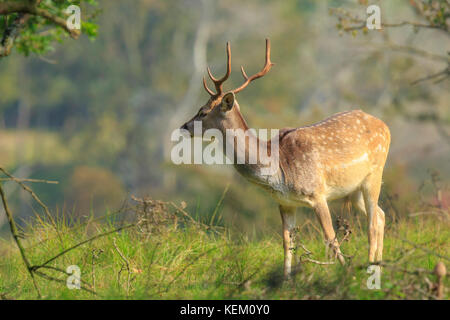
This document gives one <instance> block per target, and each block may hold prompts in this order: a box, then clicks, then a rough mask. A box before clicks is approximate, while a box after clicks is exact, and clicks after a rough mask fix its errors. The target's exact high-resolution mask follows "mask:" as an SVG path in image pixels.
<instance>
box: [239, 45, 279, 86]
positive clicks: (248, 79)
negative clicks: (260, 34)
mask: <svg viewBox="0 0 450 320" xmlns="http://www.w3.org/2000/svg"><path fill="white" fill-rule="evenodd" d="M273 65H274V64H273V63H272V61H270V40H269V39H266V63H265V65H264V68H263V69H262V70H261V71H260V72H258V73H256V74H254V75H252V76H251V77H248V76H247V74H246V73H245V70H244V67H242V66H241V72H242V76H243V77H244V79H245V82H244V83H243V84H242V85H241V86H240V87H239V88H237V89H234V90H233V92H234V93H238V92H240V91H242V90H243V89H244V88H245V87H247V86H248V84H249V83H250V82H252V81H253V80H256V79H258V78H261V77H262V76H264V75H265V74H266V73H267V72H269V70H270V68H272V66H273Z"/></svg>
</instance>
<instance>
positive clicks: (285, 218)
mask: <svg viewBox="0 0 450 320" xmlns="http://www.w3.org/2000/svg"><path fill="white" fill-rule="evenodd" d="M295 211H296V208H295V207H286V206H281V205H280V214H281V222H282V224H283V247H284V277H285V279H288V278H289V277H290V276H291V267H292V255H293V254H292V251H293V248H294V243H293V241H292V231H293V229H294V228H295Z"/></svg>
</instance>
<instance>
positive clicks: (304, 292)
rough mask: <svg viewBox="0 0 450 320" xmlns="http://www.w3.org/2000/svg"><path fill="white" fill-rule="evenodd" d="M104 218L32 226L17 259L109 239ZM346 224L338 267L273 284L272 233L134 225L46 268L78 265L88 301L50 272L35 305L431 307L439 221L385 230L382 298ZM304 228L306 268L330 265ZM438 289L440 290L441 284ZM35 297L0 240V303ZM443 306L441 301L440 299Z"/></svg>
mask: <svg viewBox="0 0 450 320" xmlns="http://www.w3.org/2000/svg"><path fill="white" fill-rule="evenodd" d="M163 209H164V210H167V208H163ZM158 214H161V212H159V213H158ZM182 217H183V218H186V217H185V216H182ZM110 218H111V216H110V217H109V218H107V219H104V220H102V221H100V220H93V219H91V220H89V221H88V222H87V223H84V224H82V223H81V222H73V221H72V222H70V223H69V222H67V221H64V219H58V230H59V233H60V234H61V237H62V240H60V239H59V238H58V237H57V235H56V233H55V230H54V228H53V227H52V226H51V225H50V224H47V223H46V222H43V221H42V220H40V219H39V220H37V221H35V222H34V223H32V224H31V225H29V226H28V227H26V228H24V230H23V234H24V240H23V241H24V245H25V246H26V248H27V249H26V254H27V256H28V258H29V260H30V261H31V263H32V264H35V265H39V264H42V263H43V262H44V261H46V260H48V259H50V258H51V257H53V256H55V255H56V254H57V253H58V252H60V251H62V249H63V248H65V249H67V248H69V247H71V246H73V245H74V244H76V243H79V242H80V241H82V240H85V239H88V238H89V237H91V236H93V235H95V234H100V233H104V232H108V231H111V230H113V229H114V227H116V226H117V225H118V222H117V221H116V222H113V221H111V219H110ZM354 220H355V219H351V221H350V224H351V225H352V226H353V228H354V229H355V230H353V233H352V234H351V237H350V240H349V241H348V242H345V243H344V244H343V245H342V250H343V252H344V253H345V254H347V255H352V256H354V257H353V258H352V259H351V261H349V263H348V264H347V265H346V266H344V267H342V266H340V265H339V264H333V265H317V264H314V263H310V262H303V263H302V264H301V267H300V269H299V270H298V272H297V273H296V275H295V277H294V278H293V280H292V281H290V282H283V281H282V264H283V250H282V240H281V236H280V235H279V234H278V233H276V232H274V231H272V232H268V234H267V235H266V236H264V237H262V238H259V239H248V238H246V237H245V236H244V235H243V234H239V233H236V232H233V230H229V229H222V228H216V227H211V226H205V225H202V224H199V223H197V222H195V221H192V220H191V219H184V220H183V219H182V218H178V216H176V215H171V216H167V217H165V218H161V219H159V220H155V219H153V220H152V221H151V223H152V224H153V225H152V226H155V225H156V227H154V228H153V227H152V228H142V225H140V227H135V228H130V229H126V230H122V231H120V232H115V233H111V234H108V235H105V236H103V237H100V238H98V239H96V240H94V241H90V242H88V243H86V244H84V245H81V246H79V247H77V248H75V249H73V250H71V251H69V252H68V253H67V254H64V255H62V256H61V257H59V258H57V259H55V260H54V261H52V262H51V263H49V264H48V266H49V267H54V268H58V269H62V270H66V268H67V267H68V266H70V265H77V266H78V267H79V268H80V270H81V280H82V281H83V286H84V287H86V288H90V289H92V290H93V291H95V292H96V294H93V293H91V292H88V291H86V290H70V289H68V288H67V286H66V284H65V283H66V279H67V275H65V274H62V273H61V272H58V271H55V270H54V269H40V271H42V272H44V273H45V274H46V275H47V276H49V277H52V278H53V279H59V281H55V280H48V279H44V278H41V277H38V278H37V283H38V286H39V288H40V290H41V294H42V297H43V298H44V299H423V298H425V299H428V298H433V295H434V294H433V291H432V286H433V283H434V282H436V277H435V275H434V274H431V273H430V272H431V271H432V270H433V268H434V266H435V265H436V263H437V262H438V261H443V262H444V263H445V264H446V265H447V266H448V260H446V259H448V258H447V257H448V256H449V246H448V242H449V239H450V233H449V228H448V222H445V221H442V220H438V219H437V218H435V217H417V218H414V219H402V220H400V221H398V222H396V223H395V224H390V225H388V227H387V228H386V235H385V237H386V238H385V248H384V257H385V260H386V266H385V267H383V269H382V270H383V271H382V278H381V289H380V290H369V289H367V286H366V281H367V278H368V277H369V274H367V272H366V270H367V266H368V264H367V247H368V245H367V236H366V233H365V227H364V224H363V226H362V227H359V224H358V223H356V221H354ZM313 224H314V225H312V224H311V223H302V222H301V223H300V225H303V227H301V228H300V229H301V230H300V232H299V236H300V237H301V243H302V244H303V245H304V246H306V247H307V248H308V249H309V250H310V251H311V252H312V253H313V256H312V258H313V259H316V260H320V261H325V260H329V259H328V258H327V256H326V252H325V245H324V242H323V240H322V236H321V235H320V234H319V233H318V232H317V231H316V228H317V225H316V224H315V223H313ZM68 225H70V226H71V227H68ZM143 229H145V230H143ZM296 250H297V256H300V255H301V254H302V253H304V252H303V251H302V249H301V248H298V249H296ZM438 255H441V256H443V258H442V257H441V258H439V257H438ZM447 279H448V277H447ZM444 284H445V285H446V286H447V287H448V280H444ZM36 296H37V295H36V291H35V289H34V287H33V284H32V281H31V280H30V275H29V274H28V272H27V269H26V268H25V265H24V263H23V261H22V260H21V257H20V254H19V252H18V250H17V249H16V246H15V244H14V243H13V242H12V240H7V239H6V240H5V239H4V240H1V242H0V297H3V298H6V299H35V298H36ZM445 298H446V299H448V298H449V295H448V290H447V292H446V293H445Z"/></svg>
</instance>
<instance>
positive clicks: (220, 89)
mask: <svg viewBox="0 0 450 320" xmlns="http://www.w3.org/2000/svg"><path fill="white" fill-rule="evenodd" d="M273 65H274V64H273V63H272V62H271V61H270V40H269V39H266V63H265V65H264V68H263V69H262V70H261V71H260V72H258V73H255V74H254V75H252V76H251V77H249V76H247V74H246V73H245V70H244V67H243V66H241V72H242V76H243V77H244V79H245V82H244V83H243V84H242V85H241V86H240V87H238V88H236V89H234V90H231V92H233V93H238V92H240V91H242V90H243V89H245V88H246V87H247V86H248V84H249V83H250V82H252V81H253V80H256V79H258V78H261V77H262V76H264V75H265V74H266V73H267V72H269V70H270V68H272V66H273ZM207 70H208V75H209V77H210V78H211V80H212V81H213V83H214V86H215V87H216V93H214V92H213V91H212V90H211V89H209V88H208V86H207V84H206V79H205V77H203V86H204V87H205V90H206V91H207V92H208V93H209V94H210V95H211V96H212V97H218V96H220V95H221V94H222V93H223V83H224V82H225V81H226V80H227V79H228V77H229V76H230V74H231V49H230V43H229V42H227V73H226V74H225V75H224V76H223V77H222V78H221V79H216V78H214V76H213V75H212V74H211V70H210V68H209V67H208V69H207Z"/></svg>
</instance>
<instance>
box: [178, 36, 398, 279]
mask: <svg viewBox="0 0 450 320" xmlns="http://www.w3.org/2000/svg"><path fill="white" fill-rule="evenodd" d="M226 49H227V57H228V58H227V71H226V74H225V75H224V76H223V77H222V78H220V79H216V78H214V77H213V75H212V74H211V70H210V69H209V68H208V69H207V71H208V74H209V77H210V78H211V80H212V82H213V83H214V86H215V89H216V92H214V91H212V90H211V89H209V88H208V86H207V84H206V80H205V78H203V85H204V87H205V90H206V91H207V92H208V93H209V95H210V96H211V97H210V98H209V100H208V102H206V104H205V105H204V106H202V107H201V108H200V110H199V111H198V113H197V114H196V115H195V116H194V117H193V118H192V119H191V120H189V121H188V122H186V123H185V124H184V125H183V126H182V127H181V129H186V130H188V131H189V133H190V135H191V137H192V136H193V135H194V130H193V127H194V121H201V123H202V128H203V130H206V129H210V128H215V129H218V130H220V131H221V132H222V134H223V136H224V137H226V138H225V139H224V141H223V143H224V148H225V147H226V145H227V144H236V143H239V141H236V140H237V139H245V137H240V138H239V137H231V138H229V137H228V136H227V135H226V130H227V129H242V130H244V131H246V130H247V129H248V126H247V123H246V122H245V120H244V118H243V116H242V114H241V112H240V107H239V104H238V102H237V100H236V97H235V95H236V94H237V93H239V92H241V91H242V90H243V89H245V87H247V85H248V84H250V82H252V81H253V80H256V79H258V78H261V77H262V76H264V75H265V74H266V73H267V72H269V70H270V69H271V67H272V66H273V63H272V62H271V61H270V42H269V40H268V39H266V59H265V65H264V68H263V69H262V70H261V71H260V72H258V73H256V74H254V75H252V76H250V77H249V76H247V74H246V73H245V71H244V68H242V67H241V71H242V75H243V76H244V79H245V81H244V83H243V84H242V85H241V86H240V87H238V88H237V89H234V90H231V91H228V92H224V90H223V83H224V82H225V81H226V80H227V79H228V77H229V76H230V73H231V55H230V44H229V43H227V47H226ZM227 139H232V141H226V140H227ZM250 139H256V140H258V137H256V136H250ZM273 139H278V143H279V165H278V167H277V170H276V173H275V174H273V175H270V176H263V175H262V174H261V169H262V164H261V163H259V162H258V163H256V164H235V167H236V169H237V170H238V171H239V173H241V174H242V175H243V176H244V177H245V178H247V179H248V180H250V181H251V182H253V183H256V184H257V185H260V186H262V187H264V188H265V189H268V190H269V191H270V193H271V194H272V196H273V197H274V199H275V200H276V201H277V202H278V204H279V209H280V213H281V220H282V225H283V244H284V275H285V277H289V276H290V275H291V261H292V252H291V251H292V250H291V249H292V247H293V243H292V239H291V232H292V230H293V228H294V226H295V211H296V208H297V207H299V206H308V207H311V208H313V209H314V211H315V213H316V215H317V218H318V219H319V222H320V224H321V226H322V229H323V232H324V235H325V239H326V242H327V244H328V245H329V246H330V247H331V248H332V249H333V250H334V253H335V256H337V257H338V259H339V261H340V262H341V263H342V264H344V256H343V255H342V253H341V252H340V249H339V243H338V241H337V239H336V234H335V232H334V229H333V225H332V219H331V216H330V211H329V209H328V204H327V202H328V201H329V200H335V199H342V198H346V199H350V200H351V202H352V203H353V205H354V206H355V207H356V208H357V209H359V210H360V211H362V212H363V213H365V214H366V215H367V217H368V226H369V227H368V228H369V230H368V238H369V261H370V262H374V261H381V260H382V253H383V234H384V221H385V219H384V212H383V210H382V209H381V208H380V207H379V206H378V197H379V194H380V188H381V178H382V174H383V168H384V165H385V162H386V157H387V154H388V150H389V144H390V133H389V129H388V127H387V125H386V124H385V123H384V122H383V121H381V120H379V119H377V118H375V117H373V116H371V115H369V114H367V113H365V112H363V111H361V110H352V111H346V112H341V113H337V114H335V115H333V116H331V117H329V118H327V119H325V120H322V121H320V122H318V123H316V124H313V125H309V126H305V127H299V128H285V129H281V130H280V131H279V134H278V136H276V137H274V138H272V139H271V140H269V141H266V142H263V144H262V145H263V146H265V147H267V148H269V145H270V143H273V141H274V140H273ZM241 142H242V141H241ZM242 145H245V148H246V150H245V153H246V154H249V153H250V152H252V150H249V148H251V146H255V145H259V146H261V144H259V143H258V144H246V143H245V141H244V142H243V144H242ZM253 151H254V150H253ZM234 163H236V162H234Z"/></svg>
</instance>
